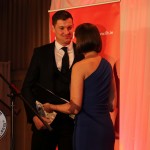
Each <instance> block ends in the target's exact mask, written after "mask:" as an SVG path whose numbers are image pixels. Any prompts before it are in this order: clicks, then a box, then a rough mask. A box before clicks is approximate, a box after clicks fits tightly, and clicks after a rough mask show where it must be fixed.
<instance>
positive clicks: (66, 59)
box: [61, 47, 69, 73]
mask: <svg viewBox="0 0 150 150" xmlns="http://www.w3.org/2000/svg"><path fill="white" fill-rule="evenodd" d="M61 49H62V50H63V51H64V52H65V54H64V56H63V58H62V67H61V72H62V73H66V72H68V71H69V56H68V53H67V47H62V48H61Z"/></svg>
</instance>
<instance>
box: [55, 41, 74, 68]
mask: <svg viewBox="0 0 150 150" xmlns="http://www.w3.org/2000/svg"><path fill="white" fill-rule="evenodd" d="M62 47H64V46H62V45H60V44H59V43H58V42H57V41H55V50H54V51H55V61H56V66H57V68H58V70H59V71H61V66H62V58H63V56H64V53H65V52H64V51H63V50H62V49H61V48H62ZM66 47H67V48H68V50H67V52H68V56H69V67H71V65H72V63H73V60H74V51H73V42H71V43H70V44H69V45H67V46H66Z"/></svg>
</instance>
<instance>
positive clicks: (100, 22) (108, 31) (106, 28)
mask: <svg viewBox="0 0 150 150" xmlns="http://www.w3.org/2000/svg"><path fill="white" fill-rule="evenodd" d="M67 10H68V11H69V12H70V13H71V14H72V16H73V18H74V25H75V26H74V29H75V28H76V27H77V25H79V24H81V23H85V22H90V23H93V24H95V25H97V27H98V29H99V31H100V34H101V37H102V42H103V46H102V47H103V48H102V52H101V54H102V55H103V56H105V57H109V59H110V58H111V59H113V63H114V62H115V61H116V60H117V59H118V58H119V55H120V53H119V51H120V3H119V2H116V3H109V4H100V5H93V6H86V7H79V8H71V9H67ZM53 14H54V11H50V13H49V15H50V29H51V25H52V24H51V17H52V15H53ZM54 38H55V37H54V33H53V32H52V30H50V42H51V41H53V40H54Z"/></svg>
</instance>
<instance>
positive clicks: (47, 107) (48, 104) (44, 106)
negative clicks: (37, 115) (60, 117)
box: [43, 103, 53, 113]
mask: <svg viewBox="0 0 150 150" xmlns="http://www.w3.org/2000/svg"><path fill="white" fill-rule="evenodd" d="M43 108H44V110H45V111H47V112H49V113H52V112H53V109H52V108H51V104H50V103H45V104H43Z"/></svg>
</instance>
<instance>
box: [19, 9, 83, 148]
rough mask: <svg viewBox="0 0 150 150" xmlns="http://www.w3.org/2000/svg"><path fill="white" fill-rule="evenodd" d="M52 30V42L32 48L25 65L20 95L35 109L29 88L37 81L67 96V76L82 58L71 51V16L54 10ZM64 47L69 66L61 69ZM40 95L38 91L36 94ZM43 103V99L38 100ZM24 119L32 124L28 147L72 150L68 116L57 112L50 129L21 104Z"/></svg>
mask: <svg viewBox="0 0 150 150" xmlns="http://www.w3.org/2000/svg"><path fill="white" fill-rule="evenodd" d="M52 30H53V32H54V33H55V37H56V38H55V41H54V42H52V43H50V44H47V45H43V46H41V47H38V48H35V50H34V53H33V56H32V59H31V63H30V66H29V68H28V71H27V74H26V77H25V80H24V83H23V87H22V94H23V96H24V97H25V98H26V99H27V100H28V101H29V103H30V104H31V105H32V107H33V108H34V109H35V110H36V105H35V101H36V100H37V97H35V96H34V94H33V92H32V91H33V87H34V86H35V85H36V84H37V83H40V84H41V85H42V86H43V87H45V88H47V89H49V90H51V91H53V92H54V93H55V94H56V95H58V96H60V97H62V98H65V99H68V100H69V99H70V88H69V87H70V76H71V69H72V66H73V64H74V63H75V62H77V61H79V60H81V59H82V56H81V57H80V56H79V55H78V56H77V54H76V52H75V50H74V49H75V44H74V43H73V42H72V37H73V18H72V15H71V14H70V13H69V12H67V11H65V10H60V11H57V12H56V13H55V14H54V15H53V17H52ZM62 47H67V54H66V55H67V57H69V69H68V70H67V71H66V72H62V70H63V69H62V61H63V59H65V58H64V55H65V51H64V50H62ZM39 94H40V93H39ZM38 101H40V102H41V103H45V102H46V101H47V100H46V99H38ZM25 108H26V113H27V119H28V122H29V123H32V131H33V134H32V144H31V145H32V146H31V147H32V148H31V149H32V150H55V149H56V147H57V146H58V149H59V150H72V135H73V127H74V121H73V119H72V118H70V117H69V116H68V115H66V114H63V113H57V116H56V118H55V119H54V121H53V122H52V124H51V127H52V128H53V130H52V131H51V132H50V131H49V130H47V129H46V127H45V126H44V124H43V123H42V121H41V120H40V119H39V118H38V117H37V116H36V115H35V114H34V113H33V112H32V111H31V110H30V109H29V108H28V107H27V106H26V105H25Z"/></svg>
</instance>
